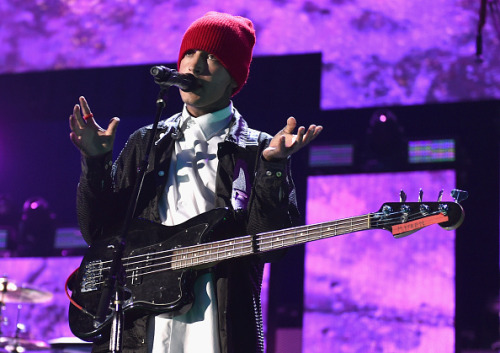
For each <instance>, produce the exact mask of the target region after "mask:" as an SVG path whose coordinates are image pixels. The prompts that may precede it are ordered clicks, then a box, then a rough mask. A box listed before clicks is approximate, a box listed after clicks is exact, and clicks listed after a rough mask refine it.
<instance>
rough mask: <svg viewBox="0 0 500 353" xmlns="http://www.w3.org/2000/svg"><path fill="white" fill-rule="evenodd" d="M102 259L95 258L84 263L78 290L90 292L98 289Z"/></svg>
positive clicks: (100, 280)
mask: <svg viewBox="0 0 500 353" xmlns="http://www.w3.org/2000/svg"><path fill="white" fill-rule="evenodd" d="M102 271H103V267H102V261H101V260H95V261H90V262H88V263H86V264H85V271H84V272H83V276H82V282H81V286H80V291H81V292H82V293H86V292H92V291H95V290H98V287H99V285H100V284H101V283H102Z"/></svg>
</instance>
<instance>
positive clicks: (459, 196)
mask: <svg viewBox="0 0 500 353" xmlns="http://www.w3.org/2000/svg"><path fill="white" fill-rule="evenodd" d="M451 197H453V199H454V200H455V202H458V203H460V202H462V201H463V200H467V198H468V197H469V193H468V192H467V191H464V190H458V189H453V190H451Z"/></svg>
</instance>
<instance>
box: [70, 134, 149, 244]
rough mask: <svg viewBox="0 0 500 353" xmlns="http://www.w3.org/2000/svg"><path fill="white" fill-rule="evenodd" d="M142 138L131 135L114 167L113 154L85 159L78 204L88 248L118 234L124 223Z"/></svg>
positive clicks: (78, 213)
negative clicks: (97, 240) (106, 237)
mask: <svg viewBox="0 0 500 353" xmlns="http://www.w3.org/2000/svg"><path fill="white" fill-rule="evenodd" d="M142 137H143V132H142V131H141V130H138V131H136V132H135V133H134V134H132V135H131V137H130V138H129V140H128V141H127V144H126V145H125V147H124V148H123V150H122V151H121V153H120V155H119V157H118V158H117V160H116V162H115V163H113V162H112V153H111V152H109V153H107V154H105V155H102V156H98V157H85V156H82V162H81V165H82V172H81V175H80V180H79V183H78V188H77V199H76V202H77V216H78V223H79V226H80V230H81V232H82V236H83V238H84V239H85V241H86V242H87V243H88V244H91V243H92V241H93V240H94V239H96V238H97V237H102V236H106V235H107V234H106V233H107V232H109V231H110V230H114V231H115V230H116V229H117V227H119V225H120V222H123V220H124V216H125V214H126V210H127V207H128V199H129V198H130V195H131V193H132V189H133V186H134V184H135V177H136V171H137V167H138V165H139V164H138V163H139V161H140V157H141V151H140V146H141V143H139V140H141V139H142Z"/></svg>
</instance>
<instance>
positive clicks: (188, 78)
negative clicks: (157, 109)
mask: <svg viewBox="0 0 500 353" xmlns="http://www.w3.org/2000/svg"><path fill="white" fill-rule="evenodd" d="M149 72H150V74H151V75H153V77H154V79H155V83H157V84H159V85H160V86H162V87H170V86H176V87H179V88H180V89H181V90H183V91H184V92H191V91H193V90H194V89H196V88H197V87H198V81H197V80H196V77H194V76H193V75H191V74H181V73H179V72H178V71H176V70H174V69H169V68H168V67H165V66H153V67H152V68H151V69H150V70H149Z"/></svg>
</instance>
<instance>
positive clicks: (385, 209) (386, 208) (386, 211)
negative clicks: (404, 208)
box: [382, 205, 392, 216]
mask: <svg viewBox="0 0 500 353" xmlns="http://www.w3.org/2000/svg"><path fill="white" fill-rule="evenodd" d="M382 212H384V216H388V215H390V214H391V213H392V207H391V206H389V205H384V207H382Z"/></svg>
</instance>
